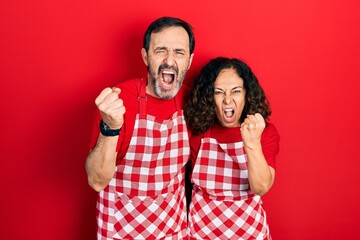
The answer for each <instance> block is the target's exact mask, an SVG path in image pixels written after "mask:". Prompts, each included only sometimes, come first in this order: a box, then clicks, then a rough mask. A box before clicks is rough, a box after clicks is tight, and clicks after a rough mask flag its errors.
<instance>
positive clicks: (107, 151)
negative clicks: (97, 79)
mask: <svg viewBox="0 0 360 240" xmlns="http://www.w3.org/2000/svg"><path fill="white" fill-rule="evenodd" d="M119 93H120V89H118V88H113V89H111V88H106V89H104V90H103V91H102V92H101V93H100V95H99V96H98V97H97V98H96V100H95V104H96V105H97V107H98V109H99V111H100V113H101V115H102V119H103V121H104V122H105V123H106V124H107V125H108V126H109V127H110V128H111V129H119V128H121V127H122V125H123V122H124V113H125V107H124V106H123V102H122V100H121V99H120V98H119ZM118 138H119V136H111V137H107V136H103V135H102V134H99V137H98V140H97V143H96V145H95V147H94V148H93V149H92V150H91V151H90V152H89V154H88V156H87V158H86V163H85V169H86V173H87V176H88V182H89V185H90V186H91V187H92V188H93V189H94V190H95V191H98V192H99V191H101V190H103V189H104V188H105V187H106V186H107V185H108V184H109V181H110V180H111V178H112V177H113V175H114V171H115V166H116V156H117V152H116V148H117V142H118Z"/></svg>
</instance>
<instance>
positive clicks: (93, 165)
mask: <svg viewBox="0 0 360 240" xmlns="http://www.w3.org/2000/svg"><path fill="white" fill-rule="evenodd" d="M117 142H118V136H114V137H104V136H103V135H101V134H99V138H98V141H97V143H96V146H95V147H94V148H93V149H92V150H91V151H90V153H89V154H88V157H87V159H86V163H85V168H86V173H87V176H88V182H89V185H90V186H91V187H92V188H93V189H94V190H95V191H98V192H99V191H101V190H103V189H104V188H105V187H106V186H107V185H108V184H109V182H110V180H111V178H112V177H113V175H114V172H115V166H116V156H117V151H116V147H117Z"/></svg>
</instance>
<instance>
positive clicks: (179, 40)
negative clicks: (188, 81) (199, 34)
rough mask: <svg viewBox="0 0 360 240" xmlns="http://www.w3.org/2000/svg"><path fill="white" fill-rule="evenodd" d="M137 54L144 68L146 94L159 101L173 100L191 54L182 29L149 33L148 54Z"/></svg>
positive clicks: (143, 50) (182, 79)
mask: <svg viewBox="0 0 360 240" xmlns="http://www.w3.org/2000/svg"><path fill="white" fill-rule="evenodd" d="M141 54H142V57H143V60H144V63H145V64H146V65H147V66H148V85H147V87H146V92H147V93H148V94H150V95H152V96H155V97H159V98H162V99H170V98H173V97H174V96H175V95H176V94H177V92H178V91H179V89H180V87H181V85H182V83H183V81H184V78H185V75H186V72H187V71H188V69H189V67H190V65H191V62H192V58H193V54H191V55H190V48H189V36H188V34H187V32H186V31H185V29H183V28H182V27H168V28H164V29H163V30H162V31H161V32H158V33H152V34H151V38H150V45H149V51H148V52H146V50H145V49H144V48H143V49H142V50H141Z"/></svg>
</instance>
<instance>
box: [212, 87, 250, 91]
mask: <svg viewBox="0 0 360 240" xmlns="http://www.w3.org/2000/svg"><path fill="white" fill-rule="evenodd" d="M237 88H242V89H243V88H244V87H242V86H237V87H233V88H232V89H231V91H232V90H235V89H237ZM214 89H217V90H221V91H224V90H223V89H222V88H219V87H214Z"/></svg>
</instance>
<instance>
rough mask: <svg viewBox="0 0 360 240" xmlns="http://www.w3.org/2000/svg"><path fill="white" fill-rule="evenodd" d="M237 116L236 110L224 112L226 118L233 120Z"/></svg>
mask: <svg viewBox="0 0 360 240" xmlns="http://www.w3.org/2000/svg"><path fill="white" fill-rule="evenodd" d="M234 114H235V111H234V109H225V110H224V116H225V118H232V117H233V116H234Z"/></svg>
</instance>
